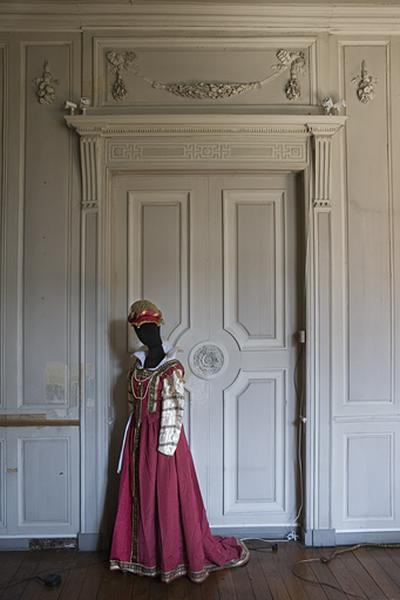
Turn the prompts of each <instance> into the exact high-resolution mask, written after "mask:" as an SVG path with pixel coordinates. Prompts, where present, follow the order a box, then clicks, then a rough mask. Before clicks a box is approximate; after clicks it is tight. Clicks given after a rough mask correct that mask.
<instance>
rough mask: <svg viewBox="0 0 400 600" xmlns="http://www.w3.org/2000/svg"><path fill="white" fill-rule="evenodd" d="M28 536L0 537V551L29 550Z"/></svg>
mask: <svg viewBox="0 0 400 600" xmlns="http://www.w3.org/2000/svg"><path fill="white" fill-rule="evenodd" d="M29 542H30V538H0V551H1V552H3V551H4V552H6V551H7V550H29Z"/></svg>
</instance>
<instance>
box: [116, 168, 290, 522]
mask: <svg viewBox="0 0 400 600" xmlns="http://www.w3.org/2000/svg"><path fill="white" fill-rule="evenodd" d="M112 185H113V195H112V198H113V201H112V206H111V207H110V226H111V236H112V256H111V257H110V260H111V269H112V285H111V298H110V307H111V315H110V317H111V320H110V323H111V326H110V334H111V337H110V339H111V344H110V346H111V359H112V361H111V364H112V372H111V375H112V382H113V391H112V398H113V408H114V411H115V415H116V422H117V427H116V428H115V432H114V433H115V435H114V437H113V440H114V441H115V444H113V452H112V460H114V461H116V458H117V454H118V449H119V443H120V436H121V435H122V427H123V423H124V419H125V417H126V377H125V373H126V369H127V367H128V362H129V359H128V351H132V349H133V347H134V346H135V344H136V339H135V336H134V334H132V332H130V331H129V330H128V328H127V323H126V315H127V311H128V306H129V304H130V303H131V302H132V301H133V300H135V299H137V298H140V297H145V298H148V299H151V300H152V301H154V302H155V303H156V304H158V305H159V306H160V307H161V308H162V310H163V313H164V318H165V324H164V326H163V329H162V334H163V337H164V338H168V339H170V340H171V341H172V342H173V343H174V344H176V345H177V347H178V355H177V356H178V358H179V359H180V360H181V361H182V362H183V364H184V366H185V368H186V377H187V385H186V388H187V404H186V411H185V430H186V435H187V437H188V439H189V442H190V445H191V449H192V453H193V457H194V460H195V464H196V468H197V473H198V477H199V480H200V485H201V489H202V493H203V498H204V501H205V504H206V507H207V512H208V516H209V519H210V523H211V524H212V525H213V526H214V527H216V528H218V527H231V528H233V527H242V526H244V527H245V526H264V527H265V526H287V525H291V524H292V523H293V519H294V517H295V515H296V512H297V511H296V491H295V488H296V485H295V480H296V443H295V433H296V431H295V413H296V410H295V408H296V407H295V405H296V400H295V393H294V386H293V371H294V365H295V361H296V351H297V348H296V344H295V339H294V333H295V331H296V330H297V329H298V327H299V324H298V322H297V314H298V303H297V295H298V291H297V290H299V289H302V286H300V282H299V281H298V280H297V278H298V275H297V274H298V272H299V268H298V267H299V258H298V256H299V252H298V247H299V243H298V235H297V228H296V221H297V217H296V213H298V214H300V210H299V209H298V205H296V198H295V180H294V175H293V174H268V175H239V174H225V175H212V176H207V175H199V174H195V175H191V174H185V175H182V174H145V175H134V174H132V173H129V174H119V175H115V176H114V178H113V184H112Z"/></svg>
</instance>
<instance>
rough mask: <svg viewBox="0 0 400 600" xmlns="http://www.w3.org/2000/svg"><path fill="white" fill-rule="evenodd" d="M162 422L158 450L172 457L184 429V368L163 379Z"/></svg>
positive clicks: (176, 369)
mask: <svg viewBox="0 0 400 600" xmlns="http://www.w3.org/2000/svg"><path fill="white" fill-rule="evenodd" d="M161 394H162V403H161V422H160V432H159V436H158V448H157V450H158V451H159V452H161V453H162V454H165V455H167V456H172V455H173V454H174V452H175V450H176V447H177V445H178V441H179V436H180V434H181V429H182V421H183V408H184V394H185V389H184V379H183V367H178V366H177V367H176V368H175V369H174V371H173V372H172V374H171V375H166V376H165V377H164V378H163V384H162V392H161Z"/></svg>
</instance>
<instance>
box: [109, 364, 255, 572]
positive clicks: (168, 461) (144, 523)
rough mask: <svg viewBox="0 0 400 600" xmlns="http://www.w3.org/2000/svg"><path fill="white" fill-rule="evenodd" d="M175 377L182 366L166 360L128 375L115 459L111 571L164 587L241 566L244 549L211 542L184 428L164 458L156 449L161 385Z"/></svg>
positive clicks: (222, 540) (230, 542)
mask: <svg viewBox="0 0 400 600" xmlns="http://www.w3.org/2000/svg"><path fill="white" fill-rule="evenodd" d="M138 364H139V363H136V365H138ZM177 370H178V371H177ZM139 371H140V372H141V374H140V376H141V377H142V376H143V375H147V374H149V373H150V371H155V372H156V373H157V375H156V377H155V378H152V380H151V381H152V385H147V388H146V385H145V384H146V382H144V383H141V384H140V383H138V382H137V380H136V376H135V373H136V375H138V374H139ZM176 372H178V373H180V374H182V376H183V366H182V365H181V363H180V362H179V361H177V360H168V357H167V359H164V360H163V361H162V362H161V363H160V365H159V366H158V367H156V369H151V370H150V369H142V368H140V369H139V368H138V367H137V366H136V367H134V368H133V369H132V370H131V374H130V381H131V384H130V387H131V392H133V396H131V398H132V400H131V402H132V404H133V406H132V411H131V416H130V420H129V421H128V424H127V427H126V430H125V436H124V443H123V450H122V454H121V458H122V471H121V479H120V487H119V498H118V507H117V513H116V519H115V525H114V532H113V538H112V545H111V553H110V569H119V570H122V571H129V572H131V573H136V574H139V575H149V576H160V578H161V580H162V581H164V582H170V581H172V580H173V579H175V578H177V577H179V576H182V575H187V576H188V577H189V578H190V580H191V581H193V582H196V583H201V582H202V581H204V580H205V579H206V577H207V576H208V574H209V573H210V571H215V570H217V569H224V568H227V567H236V566H240V565H244V564H245V563H246V562H247V561H248V559H249V550H248V549H247V547H246V546H245V545H244V544H243V542H241V541H240V540H239V539H238V538H236V537H224V536H219V535H212V533H211V531H210V527H209V524H208V520H207V515H206V512H205V508H204V504H203V500H202V496H201V492H200V488H199V484H198V480H197V476H196V471H195V467H194V463H193V459H192V455H191V452H190V449H189V446H188V442H187V439H186V436H185V432H184V428H183V424H181V426H180V430H179V432H177V435H179V439H178V441H177V443H176V445H175V447H173V446H169V448H170V451H171V455H166V454H163V453H162V452H160V449H161V450H162V448H161V446H163V445H164V446H167V444H161V446H159V444H160V423H161V422H162V409H163V396H162V391H163V382H164V379H165V378H168V379H167V381H171V376H173V375H174V373H176ZM139 379H140V377H139ZM154 382H155V383H154ZM152 386H153V387H152ZM154 386H156V389H155V387H154ZM151 388H152V389H151ZM164 389H165V388H164ZM135 396H136V397H135ZM167 410H173V409H167ZM178 410H180V411H182V410H183V409H182V408H181V409H178ZM164 415H167V412H165V413H164ZM167 427H173V426H171V425H168V426H167ZM165 431H167V429H165ZM172 452H173V453H172Z"/></svg>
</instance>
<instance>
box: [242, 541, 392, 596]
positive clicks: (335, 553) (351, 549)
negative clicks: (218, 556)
mask: <svg viewBox="0 0 400 600" xmlns="http://www.w3.org/2000/svg"><path fill="white" fill-rule="evenodd" d="M243 539H247V540H249V539H250V540H251V539H253V540H261V541H268V542H271V541H275V542H276V543H277V544H279V543H282V542H288V541H293V540H279V539H276V540H264V538H243ZM366 547H368V548H388V549H396V548H397V549H399V548H400V544H395V543H393V544H385V543H369V542H365V543H361V544H355V545H353V546H347V547H345V548H339V549H337V550H334V551H333V552H332V553H331V554H330V555H329V556H319V557H313V558H303V559H301V560H297V561H296V562H295V563H294V564H293V565H292V566H291V567H290V570H291V572H292V573H293V575H294V576H295V577H297V578H298V579H300V580H301V581H304V582H306V583H312V584H314V585H319V586H322V587H324V586H325V587H329V588H331V589H333V590H337V591H338V592H341V593H342V594H344V595H345V596H351V597H352V598H361V599H362V600H365V596H361V595H360V594H354V593H353V592H348V591H345V590H343V589H342V588H340V587H338V586H336V585H333V584H332V583H328V582H327V581H318V580H315V579H311V578H309V577H305V576H304V575H300V573H298V572H297V571H296V567H297V566H298V565H300V564H305V563H311V562H320V563H322V564H325V565H327V564H328V563H330V562H331V561H332V560H333V559H334V558H336V557H337V556H339V555H340V554H344V553H345V552H355V551H356V550H358V549H359V548H366ZM249 549H250V550H251V551H254V552H265V551H267V550H268V551H269V549H267V548H264V547H262V546H260V547H258V548H249ZM369 598H370V600H387V598H386V596H385V595H384V594H383V595H382V597H381V598H372V597H369Z"/></svg>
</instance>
